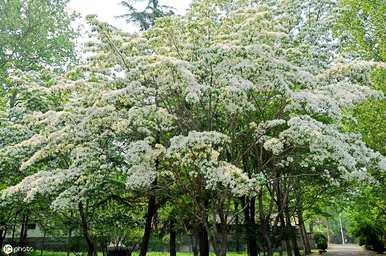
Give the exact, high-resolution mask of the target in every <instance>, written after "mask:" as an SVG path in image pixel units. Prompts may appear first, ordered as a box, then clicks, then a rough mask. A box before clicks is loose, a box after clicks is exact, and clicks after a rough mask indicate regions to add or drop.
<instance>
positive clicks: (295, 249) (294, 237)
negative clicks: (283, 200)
mask: <svg viewBox="0 0 386 256" xmlns="http://www.w3.org/2000/svg"><path fill="white" fill-rule="evenodd" d="M285 218H286V223H287V225H286V226H287V230H288V233H289V234H290V239H291V243H292V249H293V252H294V255H295V256H301V254H300V251H299V246H298V242H297V234H296V230H295V228H294V226H293V225H292V224H291V217H290V214H289V209H288V205H286V208H285Z"/></svg>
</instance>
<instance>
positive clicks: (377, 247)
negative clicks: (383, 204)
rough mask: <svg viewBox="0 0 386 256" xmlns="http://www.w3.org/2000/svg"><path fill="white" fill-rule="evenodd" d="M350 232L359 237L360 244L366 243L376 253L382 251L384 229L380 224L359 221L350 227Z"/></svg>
mask: <svg viewBox="0 0 386 256" xmlns="http://www.w3.org/2000/svg"><path fill="white" fill-rule="evenodd" d="M351 232H352V233H353V235H354V236H356V237H358V238H359V244H360V245H366V247H367V248H369V249H373V250H374V251H376V252H378V253H382V252H383V251H384V249H385V248H384V244H383V236H384V230H383V228H382V227H381V226H379V225H375V224H373V223H368V222H360V223H358V224H357V225H356V226H353V227H352V230H351Z"/></svg>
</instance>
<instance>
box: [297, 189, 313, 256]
mask: <svg viewBox="0 0 386 256" xmlns="http://www.w3.org/2000/svg"><path fill="white" fill-rule="evenodd" d="M297 201H298V202H297V217H298V222H299V229H300V234H301V236H302V240H303V246H304V254H305V255H307V254H311V245H310V240H309V239H308V235H307V230H306V226H305V223H304V219H303V205H302V202H301V195H298V197H297Z"/></svg>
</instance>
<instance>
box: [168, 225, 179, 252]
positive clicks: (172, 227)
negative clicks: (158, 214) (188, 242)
mask: <svg viewBox="0 0 386 256" xmlns="http://www.w3.org/2000/svg"><path fill="white" fill-rule="evenodd" d="M175 222H176V221H175V220H174V219H173V218H172V219H171V220H170V227H169V228H170V245H169V247H170V248H169V251H170V256H176V255H177V243H176V240H177V234H176V227H175V226H176V225H175Z"/></svg>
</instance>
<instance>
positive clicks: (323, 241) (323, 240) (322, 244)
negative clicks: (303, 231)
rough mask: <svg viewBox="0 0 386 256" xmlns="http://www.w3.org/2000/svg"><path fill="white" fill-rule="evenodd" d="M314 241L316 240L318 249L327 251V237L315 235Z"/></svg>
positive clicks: (320, 234)
mask: <svg viewBox="0 0 386 256" xmlns="http://www.w3.org/2000/svg"><path fill="white" fill-rule="evenodd" d="M314 240H315V243H316V247H317V248H318V249H319V250H323V251H325V250H326V249H327V246H328V245H327V237H326V236H325V235H323V234H322V233H316V234H315V235H314Z"/></svg>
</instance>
